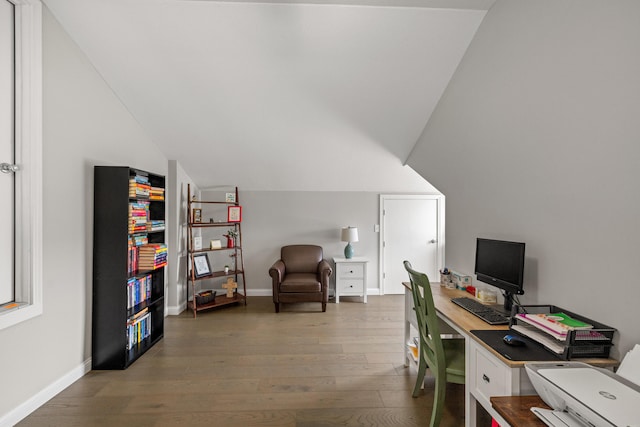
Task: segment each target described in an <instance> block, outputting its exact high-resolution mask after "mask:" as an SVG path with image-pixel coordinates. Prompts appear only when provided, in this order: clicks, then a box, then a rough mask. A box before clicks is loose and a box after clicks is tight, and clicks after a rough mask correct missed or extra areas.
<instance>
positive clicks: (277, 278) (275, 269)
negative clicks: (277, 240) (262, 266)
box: [269, 259, 285, 283]
mask: <svg viewBox="0 0 640 427" xmlns="http://www.w3.org/2000/svg"><path fill="white" fill-rule="evenodd" d="M284 271H285V267H284V262H283V261H282V260H281V259H279V260H278V261H276V262H275V263H274V264H273V265H272V266H271V268H269V276H271V277H272V278H273V280H274V283H280V282H282V278H283V277H284Z"/></svg>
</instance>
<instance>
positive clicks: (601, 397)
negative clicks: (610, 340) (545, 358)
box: [525, 362, 640, 427]
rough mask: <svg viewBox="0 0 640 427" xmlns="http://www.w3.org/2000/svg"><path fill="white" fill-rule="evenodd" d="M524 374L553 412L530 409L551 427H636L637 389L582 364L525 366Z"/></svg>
mask: <svg viewBox="0 0 640 427" xmlns="http://www.w3.org/2000/svg"><path fill="white" fill-rule="evenodd" d="M525 369H526V372H527V375H529V379H530V380H531V383H532V384H533V386H534V387H535V389H536V391H537V392H538V394H539V395H540V397H541V398H542V400H544V402H545V403H546V404H547V405H549V406H550V407H551V408H553V410H548V409H542V408H531V410H532V411H533V412H534V413H535V414H536V415H537V416H538V418H540V419H541V420H542V421H543V422H544V423H545V424H546V425H548V426H551V427H559V426H562V427H567V426H570V427H585V426H589V427H612V426H615V427H640V386H638V385H636V384H635V383H633V382H631V381H629V380H627V379H625V378H624V377H622V376H620V375H617V374H614V373H613V372H611V371H608V370H606V369H602V368H596V367H593V366H591V365H588V364H586V363H582V362H562V363H556V362H549V363H529V364H526V365H525Z"/></svg>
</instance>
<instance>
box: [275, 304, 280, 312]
mask: <svg viewBox="0 0 640 427" xmlns="http://www.w3.org/2000/svg"><path fill="white" fill-rule="evenodd" d="M274 304H275V305H276V313H280V303H279V302H274Z"/></svg>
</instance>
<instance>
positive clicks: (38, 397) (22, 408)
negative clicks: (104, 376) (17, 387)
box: [0, 358, 91, 427]
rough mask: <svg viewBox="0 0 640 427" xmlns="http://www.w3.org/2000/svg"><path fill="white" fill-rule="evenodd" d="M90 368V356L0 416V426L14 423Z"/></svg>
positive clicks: (7, 426)
mask: <svg viewBox="0 0 640 427" xmlns="http://www.w3.org/2000/svg"><path fill="white" fill-rule="evenodd" d="M90 370H91V358H89V359H87V360H85V361H84V363H82V364H81V365H80V366H77V367H76V368H73V369H72V370H71V371H69V372H67V373H66V374H65V375H63V376H62V377H60V378H58V379H57V380H56V381H54V382H52V383H51V384H49V385H48V386H47V387H45V388H43V389H42V390H40V391H39V392H38V393H37V394H35V395H34V396H32V397H31V398H29V400H27V401H26V402H24V403H22V404H21V405H19V406H18V407H17V408H15V409H13V410H12V411H10V412H9V413H7V414H5V415H3V416H2V417H0V427H10V426H14V425H16V424H17V423H19V422H20V421H22V420H23V419H25V418H26V417H27V416H28V415H29V414H31V413H32V412H33V411H35V410H36V409H38V408H39V407H40V406H42V405H44V404H45V403H47V402H48V401H49V400H50V399H51V398H52V397H54V396H55V395H56V394H58V393H60V392H61V391H62V390H64V389H65V388H67V387H69V386H70V385H71V384H73V383H74V382H76V381H77V380H79V379H80V378H82V377H83V376H84V375H85V374H86V373H87V372H89V371H90Z"/></svg>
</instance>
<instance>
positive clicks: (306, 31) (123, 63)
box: [44, 0, 493, 191]
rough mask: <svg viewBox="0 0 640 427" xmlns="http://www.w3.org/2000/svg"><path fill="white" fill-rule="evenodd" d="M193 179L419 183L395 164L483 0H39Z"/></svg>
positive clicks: (277, 185) (316, 186)
mask: <svg viewBox="0 0 640 427" xmlns="http://www.w3.org/2000/svg"><path fill="white" fill-rule="evenodd" d="M44 3H45V4H46V6H47V7H48V8H49V9H50V10H51V11H52V13H53V15H54V16H55V17H56V19H57V20H58V21H59V22H60V23H61V24H62V25H63V27H64V28H65V29H66V31H67V32H68V33H69V34H70V36H71V37H72V38H73V39H74V40H75V42H76V43H77V44H78V46H79V47H80V48H81V49H82V50H83V51H84V53H85V54H86V55H87V57H88V58H89V60H90V61H91V62H92V63H93V64H94V66H95V68H96V70H97V71H98V72H99V73H100V74H101V75H102V76H103V78H104V80H105V81H106V83H107V84H108V85H109V86H110V87H111V88H112V90H113V91H114V93H115V94H116V95H117V96H118V97H119V98H120V99H121V101H122V103H123V104H124V105H125V107H126V108H127V109H128V110H129V111H130V112H131V114H132V115H133V116H134V117H135V119H136V120H137V121H138V122H139V123H140V125H141V126H142V127H143V128H144V129H145V131H146V132H147V133H148V134H149V136H150V137H151V138H152V139H153V140H154V142H155V143H156V144H157V145H158V147H159V149H160V150H161V151H163V152H164V153H165V155H166V156H167V157H168V158H169V159H174V160H178V161H179V163H180V164H181V166H182V167H183V168H184V170H185V171H186V172H187V174H188V175H189V176H190V177H191V178H192V179H193V180H194V181H195V182H196V184H197V185H199V186H200V187H201V188H202V187H208V186H214V185H217V184H234V185H238V186H240V187H241V188H243V189H245V190H342V191H424V190H425V189H428V188H430V185H429V184H428V183H426V182H425V181H424V180H423V179H422V178H421V177H420V176H418V175H417V174H416V173H415V172H413V171H412V170H411V169H410V168H409V167H405V166H403V162H404V160H405V159H406V158H407V156H408V155H409V153H410V152H411V149H412V148H413V146H414V144H415V142H416V140H417V139H418V137H419V136H420V133H421V132H422V130H423V128H424V126H425V124H426V123H427V120H428V119H429V117H430V115H431V113H432V112H433V111H434V108H435V107H436V104H437V102H438V100H439V98H440V96H441V94H442V93H443V91H444V89H445V88H446V85H447V84H448V82H449V81H450V79H451V76H452V75H453V73H454V71H455V69H456V67H457V65H458V63H459V62H460V60H461V58H462V56H463V55H464V53H465V50H466V49H467V47H468V45H469V43H470V42H471V40H472V39H473V36H474V34H475V32H476V30H477V28H478V26H479V25H480V23H481V21H482V19H483V18H484V15H485V13H486V10H487V9H488V8H489V7H490V6H491V4H492V3H493V0H328V1H320V0H316V1H313V0H311V1H297V0H288V1H287V0H280V1H253V2H250V1H247V0H236V1H217V0H195V1H194V0H44Z"/></svg>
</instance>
